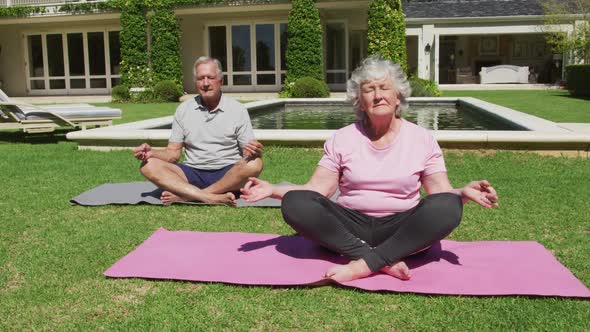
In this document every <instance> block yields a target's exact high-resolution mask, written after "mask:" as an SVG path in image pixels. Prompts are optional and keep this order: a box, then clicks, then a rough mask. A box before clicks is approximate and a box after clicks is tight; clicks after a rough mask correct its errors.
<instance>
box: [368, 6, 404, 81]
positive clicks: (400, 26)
mask: <svg viewBox="0 0 590 332" xmlns="http://www.w3.org/2000/svg"><path fill="white" fill-rule="evenodd" d="M367 41H368V44H369V45H368V51H369V55H373V54H381V55H382V56H383V57H384V58H385V59H388V60H391V61H393V62H395V63H397V64H399V65H400V66H402V68H403V70H404V72H408V60H407V58H408V56H407V54H406V23H405V19H404V14H403V12H402V4H401V1H400V0H373V1H371V3H370V4H369V15H368V21H367Z"/></svg>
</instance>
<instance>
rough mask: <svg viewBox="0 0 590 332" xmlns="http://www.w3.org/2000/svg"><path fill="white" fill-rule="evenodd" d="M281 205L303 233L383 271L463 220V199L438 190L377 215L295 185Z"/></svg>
mask: <svg viewBox="0 0 590 332" xmlns="http://www.w3.org/2000/svg"><path fill="white" fill-rule="evenodd" d="M281 211H282V213H283V218H284V219H285V221H286V222H287V224H289V225H290V226H291V227H293V229H294V230H295V231H297V232H298V233H299V234H301V235H302V236H304V237H306V238H308V239H310V240H313V241H315V242H317V243H319V244H320V245H322V246H324V247H326V248H328V249H330V250H332V251H335V252H337V253H340V254H343V255H346V256H348V257H349V258H351V259H360V258H362V259H364V260H365V262H366V263H367V265H368V266H369V268H370V269H371V271H373V272H377V271H379V270H380V269H381V268H383V267H384V266H387V265H391V264H393V263H396V262H398V261H400V260H401V259H403V258H404V257H407V256H409V255H411V254H413V253H416V252H418V251H420V250H422V249H424V248H427V247H429V246H430V245H432V244H433V243H435V242H436V241H439V240H441V239H443V238H445V237H446V236H447V235H449V234H450V233H451V232H452V231H453V229H455V227H457V226H459V222H460V221H461V215H462V213H463V204H462V202H461V197H459V196H458V195H455V194H451V193H438V194H433V195H428V196H426V197H424V198H423V199H422V200H421V201H420V203H419V204H418V205H416V206H415V207H414V208H412V209H410V210H407V211H404V212H400V213H396V214H393V215H389V216H384V217H371V216H368V215H366V214H364V213H361V212H358V211H355V210H352V209H349V208H346V207H343V206H340V205H338V204H336V203H335V202H332V201H331V200H329V199H328V198H326V197H324V196H322V195H321V194H319V193H317V192H315V191H308V190H295V191H290V192H288V193H287V194H286V195H285V196H284V197H283V202H282V207H281Z"/></svg>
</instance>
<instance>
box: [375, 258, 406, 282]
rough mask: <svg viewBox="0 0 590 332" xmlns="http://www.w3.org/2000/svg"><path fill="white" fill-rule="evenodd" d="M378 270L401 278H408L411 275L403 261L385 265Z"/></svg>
mask: <svg viewBox="0 0 590 332" xmlns="http://www.w3.org/2000/svg"><path fill="white" fill-rule="evenodd" d="M380 271H381V272H383V273H385V274H389V275H390V276H392V277H395V278H398V279H401V280H410V278H411V277H412V276H411V274H410V269H409V268H408V266H407V265H406V263H404V262H403V261H399V262H397V263H395V264H393V265H390V266H385V267H384V268H382V269H381V270H380Z"/></svg>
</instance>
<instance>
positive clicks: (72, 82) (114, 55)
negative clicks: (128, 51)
mask: <svg viewBox="0 0 590 332" xmlns="http://www.w3.org/2000/svg"><path fill="white" fill-rule="evenodd" d="M26 44H27V45H26V52H27V59H28V63H27V66H28V70H27V74H28V75H27V76H28V77H27V81H28V86H29V91H30V93H31V94H51V93H65V94H68V93H74V94H75V93H76V91H78V93H86V92H103V93H104V92H108V91H109V90H110V89H111V88H112V87H113V86H115V85H117V84H119V83H120V63H121V54H120V43H119V31H89V32H48V33H38V34H30V35H28V36H26Z"/></svg>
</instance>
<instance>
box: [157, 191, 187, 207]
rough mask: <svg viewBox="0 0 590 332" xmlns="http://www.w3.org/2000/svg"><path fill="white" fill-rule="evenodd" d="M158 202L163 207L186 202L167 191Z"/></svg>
mask: <svg viewBox="0 0 590 332" xmlns="http://www.w3.org/2000/svg"><path fill="white" fill-rule="evenodd" d="M160 200H161V201H162V203H163V204H164V205H170V204H172V203H174V202H186V200H185V199H184V198H182V197H180V196H178V195H176V194H173V193H171V192H169V191H163V192H162V195H161V196H160Z"/></svg>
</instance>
